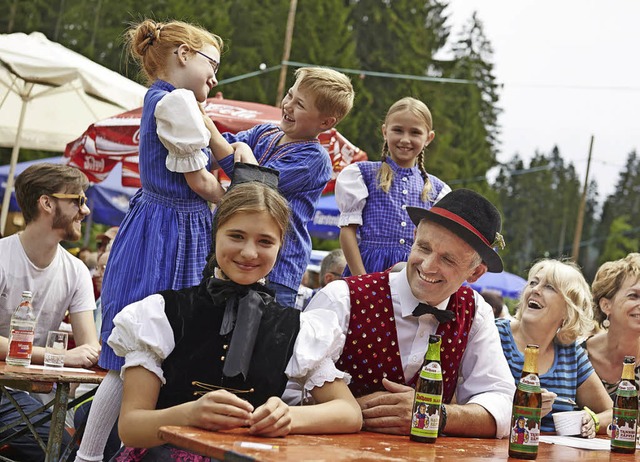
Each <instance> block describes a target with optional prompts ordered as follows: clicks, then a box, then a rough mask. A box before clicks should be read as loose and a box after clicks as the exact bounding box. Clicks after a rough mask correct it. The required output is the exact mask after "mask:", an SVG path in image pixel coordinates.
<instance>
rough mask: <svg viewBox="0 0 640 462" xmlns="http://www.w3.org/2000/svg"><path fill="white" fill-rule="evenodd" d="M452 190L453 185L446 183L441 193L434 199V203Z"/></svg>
mask: <svg viewBox="0 0 640 462" xmlns="http://www.w3.org/2000/svg"><path fill="white" fill-rule="evenodd" d="M450 192H451V187H450V186H449V185H448V184H446V183H445V184H444V186H443V187H442V189H441V190H440V194H438V197H436V200H434V201H433V202H434V203H436V202H438V201H439V200H440V199H442V198H443V197H444V196H446V195H447V194H449V193H450Z"/></svg>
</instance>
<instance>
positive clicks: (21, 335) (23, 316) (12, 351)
mask: <svg viewBox="0 0 640 462" xmlns="http://www.w3.org/2000/svg"><path fill="white" fill-rule="evenodd" d="M31 298H32V294H31V292H30V291H28V290H25V291H24V292H22V300H21V301H20V304H19V305H18V307H17V308H16V310H15V311H14V313H13V315H12V316H11V327H10V329H9V351H8V352H7V357H6V359H5V362H6V363H7V364H9V365H11V366H28V365H29V364H31V352H32V350H33V337H34V335H35V331H36V314H35V313H34V311H33V305H32V304H31Z"/></svg>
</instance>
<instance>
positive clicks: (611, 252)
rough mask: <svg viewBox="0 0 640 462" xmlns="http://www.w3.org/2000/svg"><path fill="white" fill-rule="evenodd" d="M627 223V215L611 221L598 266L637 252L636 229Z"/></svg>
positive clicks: (639, 241)
mask: <svg viewBox="0 0 640 462" xmlns="http://www.w3.org/2000/svg"><path fill="white" fill-rule="evenodd" d="M629 221H630V217H629V215H622V216H619V217H616V218H614V219H613V221H612V222H611V226H610V228H609V233H608V234H607V238H606V240H605V243H604V250H603V251H602V254H601V255H600V259H599V264H602V263H604V262H607V261H612V260H619V259H621V258H624V257H626V256H627V255H628V254H629V253H631V252H637V251H638V245H639V244H640V240H639V239H638V237H637V236H638V228H635V229H634V228H633V226H632V225H631V224H630V223H629Z"/></svg>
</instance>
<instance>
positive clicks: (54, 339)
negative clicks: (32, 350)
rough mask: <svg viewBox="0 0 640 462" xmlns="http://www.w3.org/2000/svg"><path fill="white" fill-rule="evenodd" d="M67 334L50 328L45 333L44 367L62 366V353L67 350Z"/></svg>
mask: <svg viewBox="0 0 640 462" xmlns="http://www.w3.org/2000/svg"><path fill="white" fill-rule="evenodd" d="M68 341H69V334H67V333H66V332H62V331H57V330H51V331H49V333H48V334H47V344H46V347H45V350H44V367H51V368H58V367H62V366H64V354H65V352H66V351H67V342H68Z"/></svg>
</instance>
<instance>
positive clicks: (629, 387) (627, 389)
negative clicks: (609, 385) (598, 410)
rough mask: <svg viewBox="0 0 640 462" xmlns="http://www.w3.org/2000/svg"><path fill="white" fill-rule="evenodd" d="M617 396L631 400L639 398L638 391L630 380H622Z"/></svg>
mask: <svg viewBox="0 0 640 462" xmlns="http://www.w3.org/2000/svg"><path fill="white" fill-rule="evenodd" d="M616 394H617V395H618V396H624V397H625V398H630V397H634V396H638V390H636V387H635V386H634V385H633V384H632V383H631V382H629V381H628V380H622V381H621V382H620V384H619V385H618V389H617V390H616Z"/></svg>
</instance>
